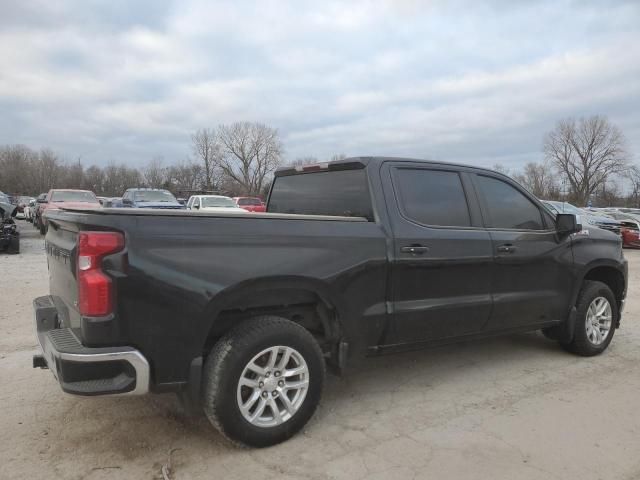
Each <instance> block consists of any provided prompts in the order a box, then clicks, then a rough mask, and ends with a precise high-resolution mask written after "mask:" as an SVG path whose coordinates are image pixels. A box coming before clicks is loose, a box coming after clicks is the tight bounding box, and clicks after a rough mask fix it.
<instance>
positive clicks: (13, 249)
mask: <svg viewBox="0 0 640 480" xmlns="http://www.w3.org/2000/svg"><path fill="white" fill-rule="evenodd" d="M7 253H13V254H16V253H20V236H18V235H14V236H13V237H11V240H10V241H9V246H8V247H7Z"/></svg>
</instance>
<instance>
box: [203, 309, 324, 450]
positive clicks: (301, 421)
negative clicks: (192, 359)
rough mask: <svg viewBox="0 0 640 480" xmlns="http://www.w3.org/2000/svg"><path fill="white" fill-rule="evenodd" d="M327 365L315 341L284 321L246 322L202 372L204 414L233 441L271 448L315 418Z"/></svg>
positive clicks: (222, 341) (214, 352)
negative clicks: (312, 417) (314, 414)
mask: <svg viewBox="0 0 640 480" xmlns="http://www.w3.org/2000/svg"><path fill="white" fill-rule="evenodd" d="M324 377H325V364H324V358H323V356H322V351H321V350H320V347H319V345H318V342H316V340H315V339H314V338H313V336H312V335H311V334H310V333H309V332H308V331H307V330H305V329H304V328H303V327H301V326H300V325H298V324H296V323H293V322H291V321H289V320H287V319H285V318H280V317H275V316H261V317H256V318H252V319H250V320H247V321H245V322H243V323H241V324H240V325H238V326H237V327H236V328H234V329H233V330H231V331H230V332H229V333H228V334H226V335H225V336H224V337H223V338H221V339H220V340H219V341H218V342H217V343H216V344H215V346H214V347H213V349H212V350H211V353H210V354H209V356H208V357H207V360H206V362H205V365H204V369H203V401H202V403H203V408H204V412H205V414H206V415H207V418H208V419H209V421H210V422H211V423H212V424H213V425H214V426H215V427H216V428H217V429H218V430H219V431H220V432H221V433H222V434H223V435H224V436H225V437H227V438H228V439H229V440H231V441H232V442H234V443H237V444H241V445H247V446H252V447H267V446H270V445H274V444H277V443H280V442H283V441H285V440H287V439H288V438H290V437H292V436H293V435H294V434H295V433H297V432H298V431H299V430H300V429H301V428H302V427H303V426H304V425H305V424H306V423H307V422H308V421H309V419H310V418H311V416H312V415H313V413H314V412H315V410H316V407H317V406H318V403H319V401H320V396H321V394H322V388H323V385H324Z"/></svg>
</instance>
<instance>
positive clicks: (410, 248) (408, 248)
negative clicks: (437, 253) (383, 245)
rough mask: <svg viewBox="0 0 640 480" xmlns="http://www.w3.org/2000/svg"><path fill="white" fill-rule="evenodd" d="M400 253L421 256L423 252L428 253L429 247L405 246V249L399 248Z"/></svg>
mask: <svg viewBox="0 0 640 480" xmlns="http://www.w3.org/2000/svg"><path fill="white" fill-rule="evenodd" d="M400 251H401V252H402V253H412V254H414V255H422V254H423V253H425V252H428V251H429V247H425V246H424V245H407V246H406V247H402V248H400Z"/></svg>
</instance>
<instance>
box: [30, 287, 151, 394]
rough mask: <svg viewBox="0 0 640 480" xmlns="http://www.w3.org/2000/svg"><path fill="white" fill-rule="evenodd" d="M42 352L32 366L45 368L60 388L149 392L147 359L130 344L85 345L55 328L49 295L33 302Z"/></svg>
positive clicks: (67, 331) (88, 391) (83, 391)
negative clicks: (111, 345)
mask: <svg viewBox="0 0 640 480" xmlns="http://www.w3.org/2000/svg"><path fill="white" fill-rule="evenodd" d="M33 308H34V313H35V321H36V331H37V334H38V341H39V342H40V347H41V349H42V355H35V356H34V358H33V366H34V367H41V368H49V369H50V370H51V372H52V373H53V376H54V377H55V378H56V379H57V380H58V382H59V383H60V386H61V387H62V390H63V391H65V392H67V393H72V394H75V395H142V394H145V393H147V392H148V391H149V362H147V359H146V358H145V357H144V355H142V353H140V352H139V351H138V350H136V349H135V348H132V347H102V348H89V347H85V346H84V345H82V343H81V342H80V340H79V339H78V337H77V336H76V334H75V333H74V331H73V330H72V329H70V328H59V326H58V313H57V310H56V307H55V304H54V303H53V299H52V298H51V297H50V296H44V297H38V298H36V299H35V300H34V301H33Z"/></svg>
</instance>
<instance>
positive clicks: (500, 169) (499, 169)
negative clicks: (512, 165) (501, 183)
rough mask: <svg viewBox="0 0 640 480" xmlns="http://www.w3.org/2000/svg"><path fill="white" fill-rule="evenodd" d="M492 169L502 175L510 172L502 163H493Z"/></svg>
mask: <svg viewBox="0 0 640 480" xmlns="http://www.w3.org/2000/svg"><path fill="white" fill-rule="evenodd" d="M493 169H494V170H495V171H496V172H498V173H501V174H503V175H508V176H510V175H511V172H510V171H509V169H508V168H507V167H505V166H504V165H502V164H501V163H495V164H494V165H493Z"/></svg>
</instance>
